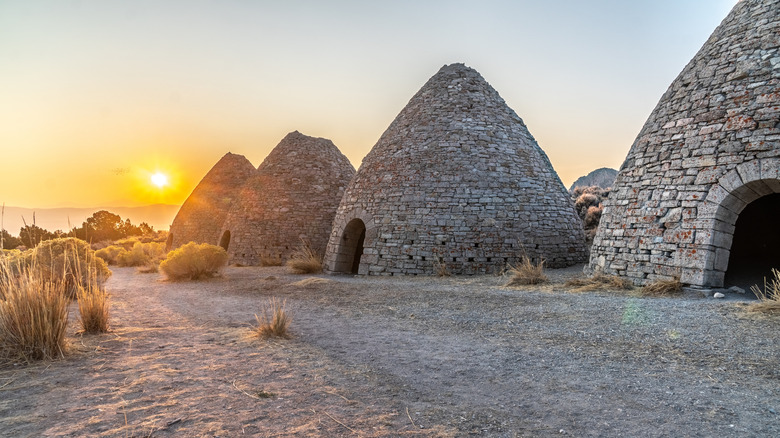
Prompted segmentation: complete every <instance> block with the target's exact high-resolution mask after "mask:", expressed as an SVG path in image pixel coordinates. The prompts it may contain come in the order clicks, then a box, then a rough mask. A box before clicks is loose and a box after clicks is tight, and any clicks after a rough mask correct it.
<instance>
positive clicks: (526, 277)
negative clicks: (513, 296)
mask: <svg viewBox="0 0 780 438" xmlns="http://www.w3.org/2000/svg"><path fill="white" fill-rule="evenodd" d="M509 274H510V275H511V276H512V278H510V279H509V282H508V283H507V284H506V285H507V286H520V285H527V284H541V283H546V282H547V276H546V275H545V274H544V260H540V261H539V262H538V263H534V262H533V261H531V258H530V257H528V256H526V255H524V256H523V257H522V258H521V259H520V264H519V265H517V266H510V267H509Z"/></svg>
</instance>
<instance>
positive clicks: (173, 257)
mask: <svg viewBox="0 0 780 438" xmlns="http://www.w3.org/2000/svg"><path fill="white" fill-rule="evenodd" d="M227 259H228V255H227V252H225V250H224V249H223V248H222V247H221V246H216V245H209V244H208V243H201V244H197V243H195V242H190V243H188V244H186V245H183V246H181V247H179V248H178V249H176V250H173V251H171V252H169V253H168V256H167V257H166V258H165V260H163V261H162V263H160V270H161V271H163V273H165V275H166V276H167V277H168V278H169V279H171V280H199V279H201V278H208V277H213V276H214V275H217V274H218V273H219V272H220V271H221V270H222V268H223V267H224V266H225V265H226V264H227Z"/></svg>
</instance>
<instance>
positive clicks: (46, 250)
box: [0, 239, 110, 361]
mask: <svg viewBox="0 0 780 438" xmlns="http://www.w3.org/2000/svg"><path fill="white" fill-rule="evenodd" d="M56 240H59V241H58V242H52V243H47V242H44V243H42V244H41V245H39V246H38V247H36V248H34V249H32V250H28V251H25V252H24V253H20V254H13V255H11V256H0V357H2V358H3V359H6V360H23V361H32V360H40V359H56V358H60V357H62V356H63V355H64V354H65V350H66V339H65V333H66V329H67V325H68V305H69V303H70V300H71V299H74V298H75V299H77V300H78V307H79V315H80V320H81V323H82V327H83V328H84V331H85V332H88V333H96V332H105V331H107V330H108V317H109V305H108V295H107V294H106V292H105V290H104V289H103V286H102V284H103V282H104V281H105V280H106V279H107V278H108V276H109V275H110V271H108V272H106V271H107V268H106V267H105V263H103V261H102V260H100V259H97V258H96V257H95V255H94V251H92V249H91V248H89V246H88V245H86V244H84V245H82V244H80V243H77V242H73V241H71V240H68V239H56ZM104 269H105V270H106V271H104Z"/></svg>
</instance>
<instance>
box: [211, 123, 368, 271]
mask: <svg viewBox="0 0 780 438" xmlns="http://www.w3.org/2000/svg"><path fill="white" fill-rule="evenodd" d="M354 174H355V168H354V167H353V166H352V164H351V163H350V162H349V160H348V159H347V157H345V156H344V155H343V154H342V153H341V151H339V149H338V148H337V147H336V146H335V145H334V144H333V142H331V141H330V140H328V139H325V138H315V137H309V136H307V135H303V134H301V133H299V132H298V131H295V132H291V133H289V134H287V136H285V137H284V139H282V141H281V142H280V143H279V144H278V145H277V146H276V147H275V148H274V149H273V150H272V151H271V153H270V154H269V155H268V157H266V159H265V160H264V161H263V163H262V164H261V165H260V166H259V167H258V170H257V174H256V175H255V176H254V177H252V178H251V179H250V180H249V181H247V183H246V185H245V186H244V187H243V188H242V190H241V193H240V195H239V197H240V202H238V203H236V204H235V206H234V208H233V209H232V210H231V212H230V214H229V215H228V218H227V220H226V221H225V224H224V226H223V230H224V231H227V232H229V233H230V243H229V245H227V246H228V254H229V255H230V260H231V262H232V263H240V264H244V265H259V264H261V263H262V261H263V260H264V259H265V260H274V259H275V260H282V261H283V260H286V259H288V258H289V256H290V254H291V253H292V252H293V251H294V250H296V249H298V247H300V246H301V239H303V240H305V241H307V242H309V244H310V245H311V247H312V249H314V250H315V251H316V252H318V253H319V254H320V255H322V254H323V253H324V251H325V246H326V245H327V242H328V236H329V235H330V230H331V225H332V223H333V217H334V215H335V214H336V208H337V207H338V205H339V201H340V200H341V197H342V195H343V194H344V189H345V188H346V186H347V184H348V183H349V180H350V179H351V178H352V176H353V175H354Z"/></svg>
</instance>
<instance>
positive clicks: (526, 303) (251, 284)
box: [0, 268, 780, 436]
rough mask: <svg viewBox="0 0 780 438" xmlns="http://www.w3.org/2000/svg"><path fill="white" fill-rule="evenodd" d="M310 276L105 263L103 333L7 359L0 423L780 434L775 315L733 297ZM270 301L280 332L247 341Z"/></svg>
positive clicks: (37, 430) (41, 428) (58, 427)
mask: <svg viewBox="0 0 780 438" xmlns="http://www.w3.org/2000/svg"><path fill="white" fill-rule="evenodd" d="M575 274H576V270H564V271H559V272H558V273H553V276H556V275H557V276H558V277H562V276H568V275H575ZM303 278H304V277H300V276H290V275H287V274H286V273H285V270H284V269H283V268H229V269H228V270H227V271H226V272H225V275H224V277H222V278H217V279H213V280H210V281H207V282H200V283H168V282H163V281H160V278H159V277H158V276H156V275H142V274H137V273H135V272H134V271H133V270H132V269H128V268H121V269H115V270H114V276H113V278H112V279H111V280H110V282H109V284H108V288H109V290H110V292H111V293H112V299H113V301H112V312H113V314H112V327H113V333H111V334H108V335H102V336H85V337H83V338H82V337H78V336H75V335H74V336H72V337H71V338H72V339H74V340H75V341H74V345H73V348H72V350H73V351H74V352H73V353H72V354H71V355H70V356H69V357H68V359H66V360H63V361H57V362H53V363H48V364H37V365H33V366H10V367H5V368H0V435H3V436H240V435H249V436H405V435H419V436H548V435H556V436H559V435H561V434H568V435H572V436H778V435H780V418H778V414H777V412H778V411H780V352H779V350H778V348H777V341H776V340H777V332H778V327H779V326H780V322H778V321H777V320H771V319H756V318H747V317H744V316H743V313H742V312H741V310H740V309H739V304H735V303H723V302H720V301H715V300H704V299H695V298H675V299H640V298H631V297H626V296H618V295H610V294H567V293H561V292H541V291H533V290H514V289H506V288H503V287H501V286H500V285H501V284H502V282H503V279H501V278H499V277H492V276H485V277H473V278H444V279H440V278H414V277H407V278H380V279H377V278H352V277H325V278H326V281H325V282H322V283H316V284H305V282H304V284H300V283H299V282H300V280H301V279H303ZM271 296H277V297H281V298H286V299H287V305H288V308H289V309H290V311H291V312H292V314H293V322H292V326H291V329H292V332H293V334H294V338H293V339H291V340H281V341H270V342H269V341H262V340H259V339H257V338H253V337H252V336H251V333H250V327H251V325H252V324H254V322H255V319H254V314H255V313H259V311H260V309H261V307H262V305H263V303H264V302H265V301H266V299H267V298H269V297H271ZM74 325H75V324H74Z"/></svg>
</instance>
